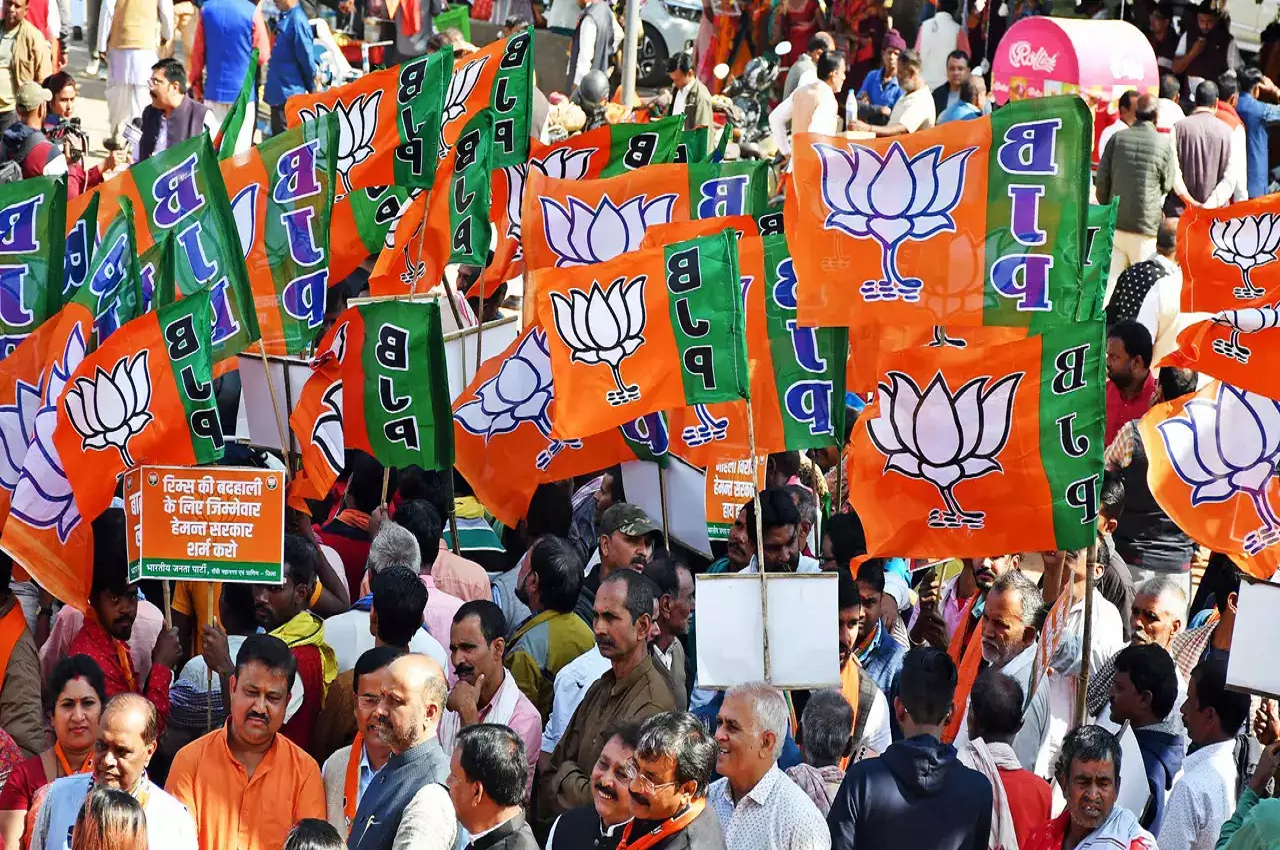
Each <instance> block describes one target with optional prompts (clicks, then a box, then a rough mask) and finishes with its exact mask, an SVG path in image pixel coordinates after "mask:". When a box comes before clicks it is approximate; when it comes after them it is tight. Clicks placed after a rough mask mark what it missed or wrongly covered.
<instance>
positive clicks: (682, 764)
mask: <svg viewBox="0 0 1280 850" xmlns="http://www.w3.org/2000/svg"><path fill="white" fill-rule="evenodd" d="M716 750H717V747H716V742H715V740H714V739H713V738H712V737H711V735H710V734H709V733H708V732H707V729H706V727H705V726H703V725H702V721H701V720H699V719H698V718H697V717H696V716H694V715H692V714H690V713H689V712H687V711H664V712H662V713H661V714H655V715H654V716H653V717H650V718H649V719H648V720H647V721H645V724H644V726H643V727H641V729H640V739H639V741H638V742H637V743H636V750H635V765H636V773H635V777H634V778H633V779H632V780H631V812H632V814H633V815H634V816H635V819H634V820H633V821H632V822H631V823H629V824H627V825H626V827H625V828H624V829H623V833H622V843H623V844H626V845H627V846H633V845H638V844H640V843H641V842H643V841H644V840H645V839H649V841H650V842H651V843H648V842H646V843H644V845H643V846H647V847H649V848H651V850H723V848H724V847H725V841H724V834H723V832H722V831H721V828H720V821H719V820H718V819H717V818H716V815H715V812H714V811H713V810H712V808H711V807H710V806H708V805H707V783H708V782H709V781H710V780H711V771H712V768H713V767H714V766H715V761H716ZM655 838H656V839H657V840H656V841H655V840H653V839H655Z"/></svg>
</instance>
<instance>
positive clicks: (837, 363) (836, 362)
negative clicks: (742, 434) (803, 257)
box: [749, 235, 849, 450]
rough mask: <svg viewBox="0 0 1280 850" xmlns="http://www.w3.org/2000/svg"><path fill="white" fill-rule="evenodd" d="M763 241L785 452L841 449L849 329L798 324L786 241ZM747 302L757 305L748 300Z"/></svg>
mask: <svg viewBox="0 0 1280 850" xmlns="http://www.w3.org/2000/svg"><path fill="white" fill-rule="evenodd" d="M763 242H764V266H765V279H764V280H763V281H760V282H758V283H757V282H752V286H760V285H763V286H764V287H765V291H764V304H765V317H766V321H767V326H768V329H769V354H770V356H771V358H772V360H773V375H774V380H775V381H776V383H777V386H778V409H779V410H781V411H782V430H783V435H784V438H785V440H786V447H787V449H788V450H792V449H813V448H821V447H825V446H835V445H839V444H840V442H841V441H842V440H843V438H844V416H845V403H844V391H845V367H846V365H847V363H848V356H849V331H848V329H847V328H802V327H798V326H797V324H796V274H795V268H794V265H793V263H792V260H791V251H790V249H789V248H788V247H787V237H786V236H783V235H777V236H766V237H764V239H763ZM749 303H751V304H755V303H758V302H757V299H756V298H751V299H750V301H749Z"/></svg>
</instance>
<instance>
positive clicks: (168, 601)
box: [160, 579, 173, 632]
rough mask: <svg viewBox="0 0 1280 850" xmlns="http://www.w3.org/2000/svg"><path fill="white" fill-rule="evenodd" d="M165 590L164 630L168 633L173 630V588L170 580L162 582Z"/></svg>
mask: <svg viewBox="0 0 1280 850" xmlns="http://www.w3.org/2000/svg"><path fill="white" fill-rule="evenodd" d="M160 584H161V586H162V587H163V588H164V630H165V631H166V632H167V631H169V629H171V628H173V614H172V613H170V612H171V611H172V610H173V588H172V587H171V586H170V584H169V580H168V579H165V580H164V581H162V582H160Z"/></svg>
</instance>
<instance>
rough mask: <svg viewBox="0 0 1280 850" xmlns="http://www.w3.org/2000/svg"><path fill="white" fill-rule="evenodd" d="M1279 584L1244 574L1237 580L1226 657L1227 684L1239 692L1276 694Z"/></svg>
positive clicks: (1278, 690) (1278, 683) (1278, 688)
mask: <svg viewBox="0 0 1280 850" xmlns="http://www.w3.org/2000/svg"><path fill="white" fill-rule="evenodd" d="M1277 610H1280V584H1272V583H1271V582H1266V581H1259V580H1256V579H1252V578H1250V577H1249V576H1245V577H1244V580H1243V581H1241V582H1240V600H1239V603H1238V604H1237V607H1236V625H1235V630H1234V631H1233V632H1232V633H1231V654H1230V656H1228V659H1227V684H1228V685H1229V686H1231V687H1232V688H1236V689H1237V690H1241V691H1248V692H1249V693H1254V694H1263V695H1266V696H1272V697H1276V696H1280V665H1278V664H1276V662H1275V656H1274V653H1275V648H1276V646H1277V645H1280V617H1277V616H1276V611H1277Z"/></svg>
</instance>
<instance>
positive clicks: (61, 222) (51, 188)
mask: <svg viewBox="0 0 1280 850" xmlns="http://www.w3.org/2000/svg"><path fill="white" fill-rule="evenodd" d="M66 197H67V188H66V184H65V183H64V182H63V181H61V180H57V179H55V178H52V177H34V178H30V179H27V180H19V181H17V182H14V183H6V184H5V185H4V186H3V187H0V358H3V357H6V356H8V355H9V354H10V353H11V352H12V351H13V350H14V349H15V348H17V347H18V345H19V344H20V343H21V342H22V340H23V339H24V338H25V337H26V336H27V335H28V334H30V333H32V332H33V331H35V329H36V328H38V327H40V325H42V324H43V323H44V322H45V320H47V319H48V318H49V317H50V316H52V315H53V314H54V313H56V312H58V308H59V307H60V306H61V305H62V277H63V270H64V269H63V266H64V261H63V254H64V250H63V241H64V238H65V234H64V228H65V226H66V225H65V216H66Z"/></svg>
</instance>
